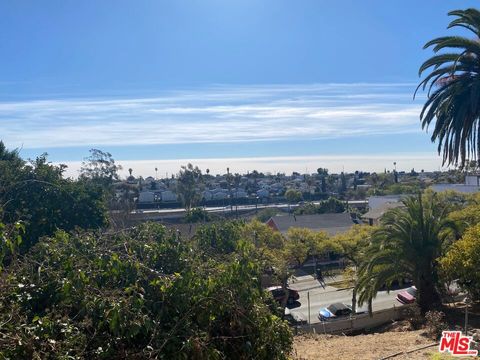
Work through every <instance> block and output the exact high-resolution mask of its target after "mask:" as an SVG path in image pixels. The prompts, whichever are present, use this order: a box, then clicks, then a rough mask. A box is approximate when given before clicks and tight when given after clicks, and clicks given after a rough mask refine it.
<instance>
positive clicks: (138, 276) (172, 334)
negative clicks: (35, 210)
mask: <svg viewBox="0 0 480 360" xmlns="http://www.w3.org/2000/svg"><path fill="white" fill-rule="evenodd" d="M235 226H236V225H235V224H232V225H230V227H229V228H228V230H229V231H230V232H231V231H240V230H241V227H240V226H236V230H235V229H234V227H235ZM205 231H207V230H206V229H205ZM212 231H213V233H208V237H210V236H211V235H212V234H215V236H217V238H218V242H221V241H222V239H223V240H225V237H224V236H223V235H222V232H221V231H218V230H215V229H214V230H212ZM226 231H227V230H226ZM230 232H228V231H227V234H230ZM202 236H203V235H202V234H200V237H202ZM235 240H237V241H236V243H235V244H232V248H228V249H227V248H222V249H221V252H223V255H224V256H222V257H221V260H220V259H215V258H210V257H209V256H205V255H206V254H205V253H204V251H202V246H203V245H202V246H199V244H197V243H196V241H195V240H193V241H187V240H184V239H181V238H179V237H178V236H177V234H175V233H173V232H168V231H167V230H166V229H165V228H164V227H163V226H161V225H156V224H145V225H142V226H140V227H138V228H136V229H133V230H130V231H124V232H120V233H118V234H110V235H107V234H92V233H78V234H75V235H68V234H67V233H65V232H57V233H56V234H55V236H53V237H52V238H49V239H44V240H43V241H42V242H40V243H38V244H37V245H36V246H35V247H34V248H33V249H32V251H30V252H29V253H28V254H27V255H26V256H25V257H24V258H23V259H21V260H20V261H18V262H17V263H16V264H15V265H13V266H12V267H10V268H9V269H8V272H6V273H4V276H3V277H2V278H1V283H0V294H1V295H0V308H3V309H9V311H8V312H1V313H0V324H1V326H0V328H1V333H2V336H0V357H7V358H39V359H40V358H41V359H46V358H129V359H130V358H147V357H158V358H165V359H187V358H196V359H215V358H218V359H224V358H251V357H256V358H259V359H260V358H263V359H265V358H275V359H282V358H286V357H287V354H288V352H289V350H290V346H291V333H290V330H289V328H288V326H287V324H286V323H285V322H283V321H282V320H281V319H280V317H279V316H278V314H276V313H275V312H276V310H275V307H273V312H272V310H271V307H269V306H268V305H267V304H268V303H271V299H270V298H269V296H268V294H267V293H265V292H263V291H262V288H261V286H260V282H259V279H260V269H259V266H258V263H259V262H257V261H255V259H256V251H255V246H253V244H252V243H251V242H249V241H246V240H245V239H243V238H242V236H240V235H239V236H237V237H236V238H235ZM210 249H211V248H210ZM230 250H231V251H230ZM227 252H229V254H226V253H227Z"/></svg>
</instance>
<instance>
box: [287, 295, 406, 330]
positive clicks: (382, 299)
mask: <svg viewBox="0 0 480 360" xmlns="http://www.w3.org/2000/svg"><path fill="white" fill-rule="evenodd" d="M333 289H334V288H332V287H330V286H328V287H327V288H326V289H323V288H317V289H312V290H308V291H306V290H304V291H299V295H300V299H299V301H298V302H296V304H294V306H296V307H292V308H290V312H291V313H300V314H301V316H302V317H303V318H304V319H305V320H308V293H310V321H311V323H312V324H314V323H317V322H320V320H319V319H318V312H319V311H320V309H322V308H324V307H326V306H328V305H330V304H332V303H335V302H342V303H345V304H347V305H351V303H352V290H351V289H346V290H333ZM403 290H404V289H400V290H392V291H390V293H387V292H386V291H380V292H379V293H378V294H377V297H376V299H375V300H374V301H373V304H372V305H373V311H376V310H383V309H389V308H392V307H394V306H396V307H398V306H401V304H400V303H399V302H398V301H397V300H396V299H395V297H396V295H397V294H398V293H399V292H401V291H403ZM365 305H366V304H365ZM365 305H364V306H363V307H362V308H359V309H358V308H357V311H361V310H364V311H367V307H366V306H365Z"/></svg>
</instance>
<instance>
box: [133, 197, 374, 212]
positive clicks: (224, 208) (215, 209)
mask: <svg viewBox="0 0 480 360" xmlns="http://www.w3.org/2000/svg"><path fill="white" fill-rule="evenodd" d="M313 203H314V204H317V205H318V204H319V203H320V202H319V201H314V202H313ZM365 203H366V201H365V200H352V201H349V204H352V205H353V204H362V205H363V204H365ZM297 206H299V205H298V204H292V205H289V204H258V205H238V206H235V205H234V206H233V210H235V209H236V208H238V210H239V211H241V210H255V209H256V208H257V209H259V210H260V209H266V208H280V209H282V208H283V209H288V208H289V207H290V208H292V209H293V208H296V207H297ZM204 209H205V210H206V211H208V212H212V213H218V212H224V211H231V208H230V206H207V207H205V208H204ZM184 212H185V209H183V208H177V209H143V210H140V209H139V210H134V211H133V213H157V214H175V213H184Z"/></svg>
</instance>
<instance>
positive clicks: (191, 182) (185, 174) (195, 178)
mask: <svg viewBox="0 0 480 360" xmlns="http://www.w3.org/2000/svg"><path fill="white" fill-rule="evenodd" d="M201 181H202V172H201V170H200V169H199V168H198V166H195V167H193V165H192V164H188V165H187V166H182V169H181V170H180V172H179V173H178V176H177V194H178V196H179V197H180V200H181V202H182V204H183V206H184V207H185V210H187V211H188V210H190V209H191V208H192V207H194V206H195V205H197V204H198V202H199V201H200V199H201V194H200V192H199V190H198V187H199V186H200V183H201Z"/></svg>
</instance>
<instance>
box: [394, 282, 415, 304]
mask: <svg viewBox="0 0 480 360" xmlns="http://www.w3.org/2000/svg"><path fill="white" fill-rule="evenodd" d="M416 298H417V288H416V287H415V286H411V287H409V288H408V289H406V290H404V291H402V292H399V293H398V294H397V300H398V301H400V302H401V303H402V304H412V303H414V302H415V299H416Z"/></svg>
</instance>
